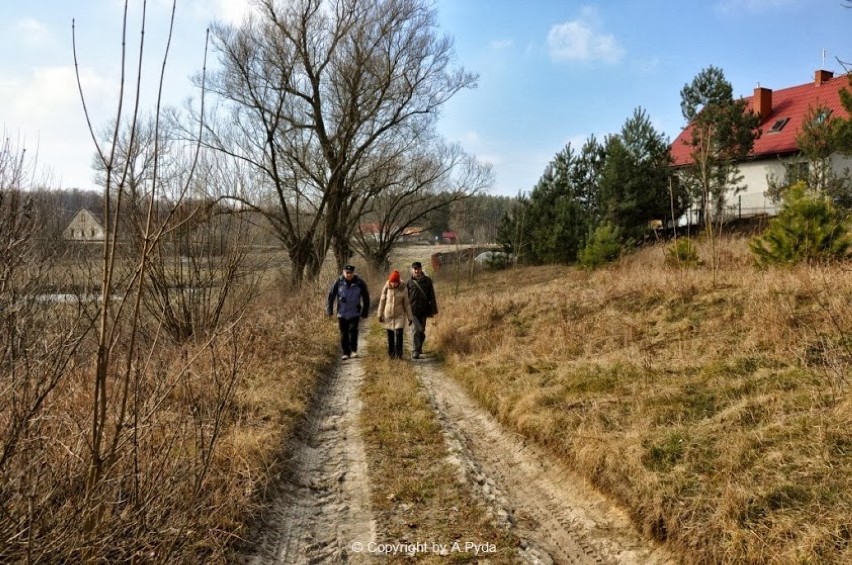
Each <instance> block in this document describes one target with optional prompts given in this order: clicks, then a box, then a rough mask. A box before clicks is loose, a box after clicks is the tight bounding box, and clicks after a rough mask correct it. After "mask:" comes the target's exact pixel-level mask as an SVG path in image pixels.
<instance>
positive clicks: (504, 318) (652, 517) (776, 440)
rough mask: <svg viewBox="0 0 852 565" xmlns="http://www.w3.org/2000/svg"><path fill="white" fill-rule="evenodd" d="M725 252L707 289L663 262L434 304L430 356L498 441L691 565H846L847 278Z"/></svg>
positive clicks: (851, 440) (631, 261)
mask: <svg viewBox="0 0 852 565" xmlns="http://www.w3.org/2000/svg"><path fill="white" fill-rule="evenodd" d="M703 244H704V243H703V242H701V241H698V242H696V247H697V248H698V250H699V251H700V249H701V245H703ZM717 244H719V245H720V249H719V251H720V253H719V255H718V257H719V262H718V265H717V268H718V270H717V273H716V275H717V280H715V281H714V273H713V269H711V268H710V267H705V266H703V265H697V266H695V267H694V268H691V269H667V268H664V266H665V263H666V257H665V255H664V254H662V253H660V252H659V249H658V248H650V249H644V250H641V251H639V252H638V253H636V254H632V255H630V256H626V257H622V258H621V259H620V260H619V261H618V262H616V263H615V264H614V265H613V266H612V267H610V268H609V269H607V270H606V271H586V270H576V269H570V268H564V267H552V266H551V267H536V268H522V269H518V270H515V271H512V272H510V273H504V274H503V275H502V279H501V283H502V284H501V286H500V287H496V288H495V286H494V285H493V282H492V281H490V279H489V275H487V274H483V275H482V276H481V277H480V279H479V280H477V281H476V282H475V283H474V284H473V285H471V286H470V287H468V288H466V289H465V290H464V292H461V293H459V294H458V296H457V297H451V296H446V297H445V298H444V306H443V308H442V314H441V318H440V320H439V323H438V325H437V327H436V336H435V337H436V340H437V341H438V342H439V343H440V347H441V349H442V350H443V352H444V353H445V355H446V359H447V361H448V364H449V366H450V370H451V372H452V374H453V375H454V377H455V378H457V379H458V380H459V381H460V382H461V383H463V384H464V385H465V386H466V387H467V389H468V390H469V391H471V393H472V394H473V395H474V396H476V397H477V398H478V399H479V400H480V401H481V402H482V404H483V406H485V407H486V408H487V409H488V410H490V411H491V412H492V413H494V414H495V416H496V417H497V418H498V419H499V420H500V421H501V422H503V424H504V425H506V426H507V427H509V428H510V429H512V430H514V431H516V432H517V433H519V434H522V435H524V436H525V437H527V438H528V439H529V440H531V441H535V442H537V443H539V444H541V445H543V446H546V447H547V448H548V449H550V450H551V451H553V452H554V453H555V454H557V455H558V456H560V457H562V458H563V459H564V460H565V461H566V463H568V464H569V465H571V466H573V467H574V468H575V469H576V470H577V471H578V472H580V473H581V474H583V475H585V476H586V477H587V478H588V479H589V480H590V481H591V482H593V483H594V484H596V485H597V486H598V488H600V489H602V490H604V491H606V492H608V493H610V494H611V495H612V496H614V497H615V498H616V499H617V500H619V501H620V502H621V504H623V505H624V507H625V508H626V509H627V510H628V511H629V512H630V513H631V515H632V516H633V517H634V520H635V521H636V524H637V525H638V527H639V528H640V529H641V530H643V531H644V532H645V533H646V534H647V535H649V536H653V537H655V538H657V539H660V540H664V541H666V542H667V544H668V545H669V546H670V547H671V548H672V549H674V550H675V551H676V552H678V553H679V554H680V555H681V558H682V559H683V560H684V562H694V563H771V562H778V563H782V562H783V563H789V562H813V563H838V564H839V563H846V562H849V561H850V559H852V544H850V539H852V538H850V536H849V534H848V532H849V531H850V530H849V521H848V517H849V516H850V515H852V484H850V483H849V480H848V477H849V476H852V450H850V448H849V446H852V429H850V427H849V425H848V423H849V421H850V418H852V401H850V392H852V391H850V386H852V382H850V374H852V347H850V340H849V336H850V335H852V306H850V305H852V269H849V265H848V264H843V263H840V264H827V265H826V264H813V265H809V264H806V263H805V264H799V265H796V266H793V267H785V268H783V269H776V268H772V267H767V268H762V269H759V268H757V267H756V266H755V265H754V262H753V261H752V258H751V253H750V250H749V248H748V245H747V240H743V239H735V238H734V239H729V240H727V241H725V240H722V241H721V242H717ZM503 289H505V290H503ZM438 290H439V292H440V289H438ZM471 311H476V312H477V313H478V315H477V316H476V317H471V316H470V315H469V312H471ZM458 336H465V339H464V340H458V339H457V337H458Z"/></svg>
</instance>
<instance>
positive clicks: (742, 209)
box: [728, 155, 852, 216]
mask: <svg viewBox="0 0 852 565" xmlns="http://www.w3.org/2000/svg"><path fill="white" fill-rule="evenodd" d="M805 161H806V159H805V158H804V157H801V156H794V157H778V158H773V159H763V160H760V161H750V162H747V163H741V164H740V174H741V175H742V176H743V180H742V183H741V184H742V185H744V186H745V187H746V188H745V190H744V191H742V192H740V193H739V194H736V195H732V196H729V197H728V210H729V214H733V215H739V214H741V215H742V216H755V215H758V214H768V215H770V216H773V215H775V214H777V213H778V210H779V209H780V206H779V205H778V204H775V203H773V202H772V201H771V200H770V199H769V198H767V197H766V196H765V195H764V193H765V192H766V190H767V188H769V179H770V178H773V177H774V178H775V179H777V180H778V181H779V182H784V179H785V178H786V175H787V169H786V166H787V165H788V164H790V163H803V162H805ZM831 166H832V168H833V169H834V172H835V173H836V174H838V175H840V174H843V173H844V171H845V170H846V169H849V170H850V171H852V157H850V156H844V155H833V156H832V159H831Z"/></svg>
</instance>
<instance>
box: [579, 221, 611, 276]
mask: <svg viewBox="0 0 852 565" xmlns="http://www.w3.org/2000/svg"><path fill="white" fill-rule="evenodd" d="M621 251H622V244H621V230H620V229H619V228H618V227H616V226H613V225H612V224H610V223H606V224H604V225H602V226H600V227H598V228H597V229H596V230H595V233H593V234H592V238H591V239H590V240H589V242H588V243H587V244H586V246H585V247H584V248H583V249H581V250H580V253H579V254H578V256H577V261H578V262H579V263H580V265H581V266H583V267H585V268H587V269H597V268H598V267H600V266H601V265H603V264H605V263H610V262H612V261H615V260H616V259H618V258H619V257H620V256H621Z"/></svg>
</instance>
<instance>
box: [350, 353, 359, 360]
mask: <svg viewBox="0 0 852 565" xmlns="http://www.w3.org/2000/svg"><path fill="white" fill-rule="evenodd" d="M350 357H352V358H353V359H355V358H356V357H358V352H357V351H353V352H352V355H350Z"/></svg>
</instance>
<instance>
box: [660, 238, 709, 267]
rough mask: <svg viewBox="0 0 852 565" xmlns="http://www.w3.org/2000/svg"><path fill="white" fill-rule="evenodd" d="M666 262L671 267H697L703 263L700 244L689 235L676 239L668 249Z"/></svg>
mask: <svg viewBox="0 0 852 565" xmlns="http://www.w3.org/2000/svg"><path fill="white" fill-rule="evenodd" d="M666 264H667V265H669V266H671V267H695V266H697V265H700V264H701V260H700V259H699V256H698V246H697V245H696V244H695V241H694V240H692V239H690V238H688V237H680V238H677V239H675V240H674V243H672V244H671V245H670V246H669V247H668V248H667V249H666Z"/></svg>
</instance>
